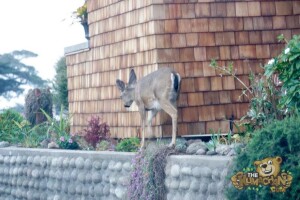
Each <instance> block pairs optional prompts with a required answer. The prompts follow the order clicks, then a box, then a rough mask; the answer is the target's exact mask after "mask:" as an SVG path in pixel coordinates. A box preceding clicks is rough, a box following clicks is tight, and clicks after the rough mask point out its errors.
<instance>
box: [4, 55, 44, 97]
mask: <svg viewBox="0 0 300 200" xmlns="http://www.w3.org/2000/svg"><path fill="white" fill-rule="evenodd" d="M32 57H37V54H35V53H33V52H30V51H27V50H21V51H13V52H11V53H5V54H1V55H0V95H1V96H4V97H6V98H8V97H10V96H11V95H12V94H13V93H15V94H17V95H19V94H21V93H22V92H23V91H24V88H23V87H22V86H24V85H36V86H37V85H39V86H41V85H44V84H45V80H43V79H42V78H40V77H39V76H38V75H37V71H36V70H35V68H34V67H33V66H29V65H26V64H24V63H23V62H22V60H23V59H25V58H32Z"/></svg>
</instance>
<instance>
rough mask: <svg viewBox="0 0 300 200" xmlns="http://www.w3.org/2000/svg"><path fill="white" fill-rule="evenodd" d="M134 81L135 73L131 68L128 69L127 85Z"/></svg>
mask: <svg viewBox="0 0 300 200" xmlns="http://www.w3.org/2000/svg"><path fill="white" fill-rule="evenodd" d="M135 83H136V75H135V72H134V70H133V69H131V70H130V74H129V82H128V85H133V84H135Z"/></svg>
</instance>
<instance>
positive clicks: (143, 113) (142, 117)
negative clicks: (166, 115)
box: [139, 109, 146, 148]
mask: <svg viewBox="0 0 300 200" xmlns="http://www.w3.org/2000/svg"><path fill="white" fill-rule="evenodd" d="M139 111H140V115H141V121H142V124H141V128H142V130H141V132H142V141H141V148H144V144H145V121H146V112H145V109H139Z"/></svg>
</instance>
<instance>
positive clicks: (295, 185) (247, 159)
mask: <svg viewBox="0 0 300 200" xmlns="http://www.w3.org/2000/svg"><path fill="white" fill-rule="evenodd" d="M299 127H300V117H298V116H297V117H291V118H286V119H284V120H282V121H274V122H272V123H270V124H269V125H267V126H266V127H265V128H262V129H260V130H258V131H256V132H254V134H253V138H252V140H251V141H250V142H249V143H248V145H247V146H246V148H245V149H243V150H241V151H240V152H238V155H237V158H236V159H235V160H234V162H233V167H232V168H231V169H232V174H230V176H232V175H233V174H235V173H237V172H238V171H242V169H247V168H253V167H254V165H253V162H254V161H256V160H261V159H264V158H266V157H275V156H280V157H282V163H281V169H282V170H288V171H290V172H291V173H292V176H293V180H292V185H291V186H290V187H289V188H288V189H287V191H286V192H285V193H272V192H270V188H269V186H262V187H261V188H260V189H259V190H258V191H256V190H237V189H235V188H234V187H229V188H228V189H227V194H226V195H227V197H228V199H278V200H279V199H280V200H283V199H289V200H290V199H300V196H299V193H300V184H299V182H300V160H299V156H300V129H299Z"/></svg>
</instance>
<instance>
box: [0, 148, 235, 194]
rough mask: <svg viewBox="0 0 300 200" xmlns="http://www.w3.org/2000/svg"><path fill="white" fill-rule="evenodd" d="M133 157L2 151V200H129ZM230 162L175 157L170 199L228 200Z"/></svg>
mask: <svg viewBox="0 0 300 200" xmlns="http://www.w3.org/2000/svg"><path fill="white" fill-rule="evenodd" d="M133 157H134V154H133V153H119V152H118V153H117V152H88V151H66V150H44V149H22V148H12V147H11V148H5V149H0V194H1V195H0V199H13V200H16V199H43V200H45V199H51V200H52V199H105V200H107V199H126V197H127V191H126V188H127V185H128V184H129V175H130V170H131V160H132V158H133ZM229 162H230V158H229V157H205V156H171V157H170V158H168V164H167V168H166V174H167V177H166V186H167V188H168V191H169V192H168V195H167V197H168V199H189V200H191V199H202V197H204V198H207V199H222V198H223V188H224V186H225V185H226V184H225V183H224V179H225V176H226V171H227V165H228V164H229Z"/></svg>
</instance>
